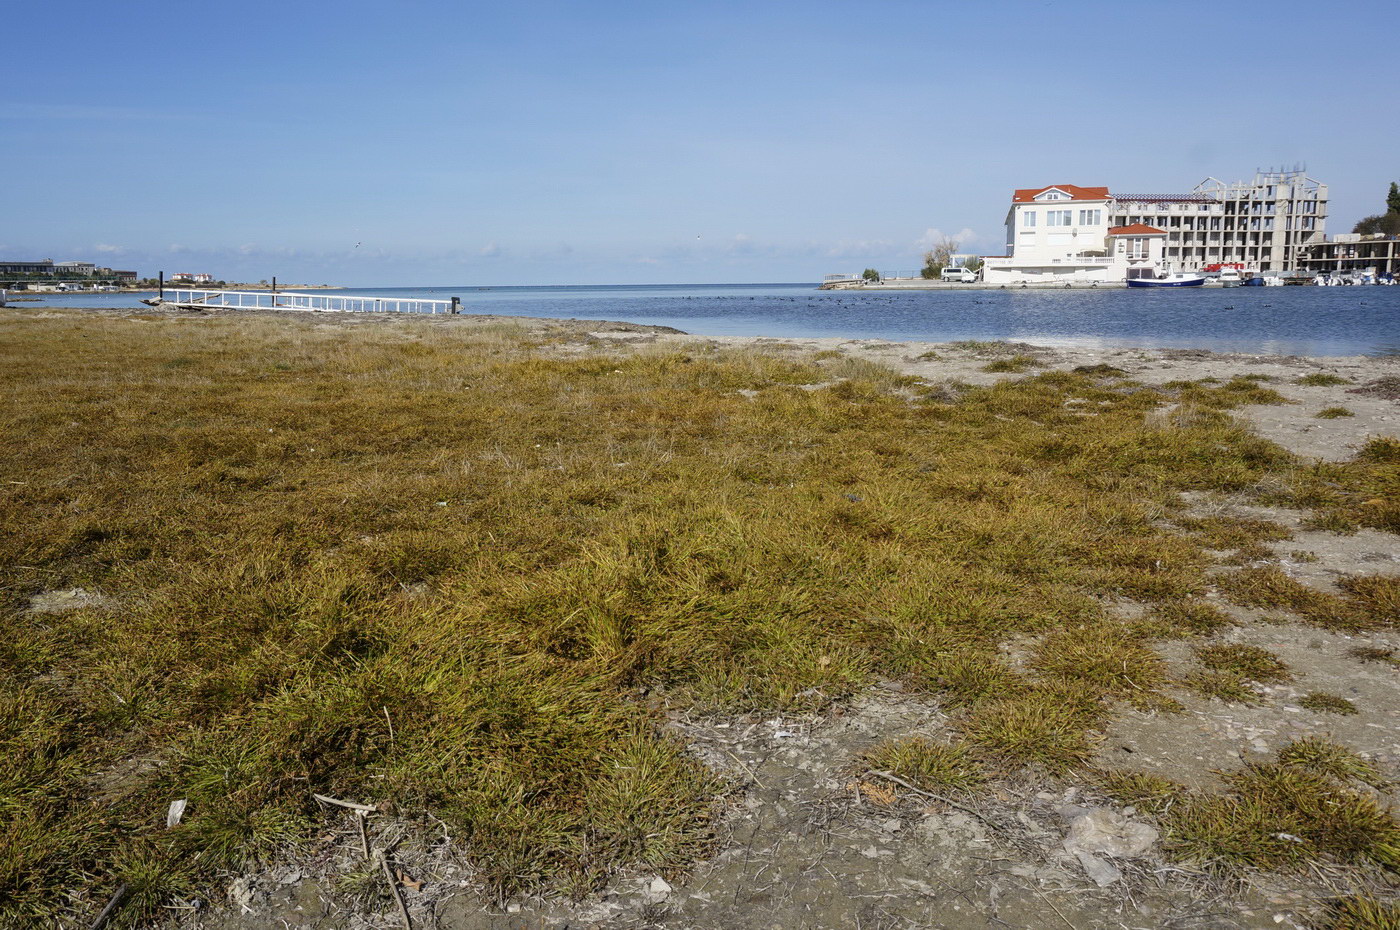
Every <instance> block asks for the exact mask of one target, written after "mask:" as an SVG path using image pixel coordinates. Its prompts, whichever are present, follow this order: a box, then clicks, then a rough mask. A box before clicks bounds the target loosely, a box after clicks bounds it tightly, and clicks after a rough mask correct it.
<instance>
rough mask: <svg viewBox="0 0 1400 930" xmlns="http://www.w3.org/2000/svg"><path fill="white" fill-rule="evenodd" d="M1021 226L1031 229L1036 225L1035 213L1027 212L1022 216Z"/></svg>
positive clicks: (1032, 211)
mask: <svg viewBox="0 0 1400 930" xmlns="http://www.w3.org/2000/svg"><path fill="white" fill-rule="evenodd" d="M1021 225H1022V226H1024V227H1026V228H1030V227H1032V226H1034V225H1035V211H1034V210H1027V211H1025V212H1024V213H1022V214H1021Z"/></svg>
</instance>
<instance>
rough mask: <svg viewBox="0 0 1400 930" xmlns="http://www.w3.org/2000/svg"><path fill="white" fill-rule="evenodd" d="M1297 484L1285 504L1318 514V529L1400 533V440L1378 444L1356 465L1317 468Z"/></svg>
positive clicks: (1369, 447) (1370, 443) (1305, 472)
mask: <svg viewBox="0 0 1400 930" xmlns="http://www.w3.org/2000/svg"><path fill="white" fill-rule="evenodd" d="M1292 484H1293V487H1292V489H1291V491H1290V493H1289V494H1287V495H1284V496H1283V497H1282V498H1281V501H1282V502H1284V503H1288V504H1291V505H1292V506H1296V507H1305V508H1308V509H1311V510H1316V511H1318V512H1319V514H1318V516H1319V519H1316V520H1314V521H1313V522H1312V524H1311V525H1312V526H1314V527H1315V528H1319V529H1330V530H1334V531H1346V530H1347V529H1355V528H1356V527H1361V526H1365V527H1372V528H1374V529H1378V530H1386V531H1388V532H1391V533H1397V532H1400V439H1396V438H1394V437H1390V436H1381V437H1376V438H1373V439H1371V440H1369V441H1367V442H1366V444H1365V445H1364V446H1362V447H1361V450H1360V451H1359V452H1358V453H1357V455H1356V458H1354V459H1353V460H1351V461H1350V462H1341V463H1319V464H1317V465H1314V466H1311V467H1310V468H1307V469H1304V470H1303V471H1302V472H1300V473H1299V475H1298V476H1297V477H1296V478H1295V480H1294V481H1293V482H1292Z"/></svg>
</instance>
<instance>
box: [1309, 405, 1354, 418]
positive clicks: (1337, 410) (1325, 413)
mask: <svg viewBox="0 0 1400 930" xmlns="http://www.w3.org/2000/svg"><path fill="white" fill-rule="evenodd" d="M1313 416H1314V417H1315V418H1317V419H1319V420H1337V419H1341V418H1342V417H1354V416H1356V414H1354V413H1352V412H1351V411H1350V410H1348V409H1347V408H1345V407H1323V408H1322V409H1321V410H1319V411H1318V412H1317V413H1314V414H1313Z"/></svg>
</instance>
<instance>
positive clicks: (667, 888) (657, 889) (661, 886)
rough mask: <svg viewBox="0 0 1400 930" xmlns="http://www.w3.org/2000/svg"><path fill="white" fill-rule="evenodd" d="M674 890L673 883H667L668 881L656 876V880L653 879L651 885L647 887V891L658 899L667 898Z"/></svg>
mask: <svg viewBox="0 0 1400 930" xmlns="http://www.w3.org/2000/svg"><path fill="white" fill-rule="evenodd" d="M672 890H673V889H672V888H671V883H670V882H668V881H666V879H664V878H662V877H661V876H660V875H658V876H656V878H653V879H652V880H651V884H650V885H647V891H648V892H649V893H650V894H651V895H653V896H654V897H658V898H664V897H666V896H667V895H668V894H670V893H671V891H672Z"/></svg>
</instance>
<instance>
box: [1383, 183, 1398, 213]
mask: <svg viewBox="0 0 1400 930" xmlns="http://www.w3.org/2000/svg"><path fill="white" fill-rule="evenodd" d="M1385 212H1387V213H1400V186H1397V185H1396V183H1395V182H1394V181H1391V182H1390V193H1388V194H1386V195H1385Z"/></svg>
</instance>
